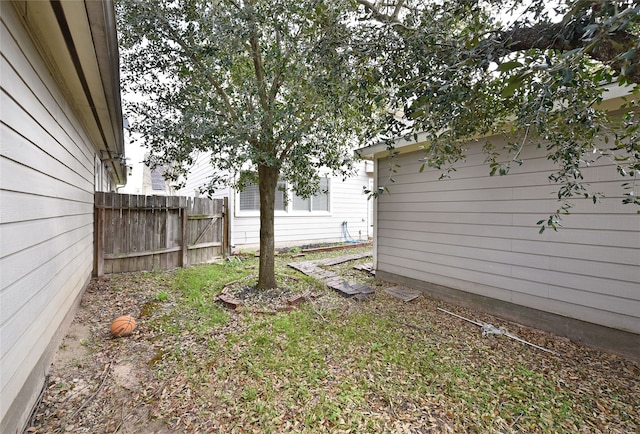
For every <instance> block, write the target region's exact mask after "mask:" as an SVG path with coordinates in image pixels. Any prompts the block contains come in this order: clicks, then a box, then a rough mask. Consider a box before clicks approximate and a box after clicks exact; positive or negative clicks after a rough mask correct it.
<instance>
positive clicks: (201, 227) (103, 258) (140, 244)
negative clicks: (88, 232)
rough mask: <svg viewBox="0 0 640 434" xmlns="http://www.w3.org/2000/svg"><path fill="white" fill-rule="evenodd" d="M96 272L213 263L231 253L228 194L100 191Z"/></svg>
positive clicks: (96, 222) (96, 220) (104, 272)
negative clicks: (218, 196)
mask: <svg viewBox="0 0 640 434" xmlns="http://www.w3.org/2000/svg"><path fill="white" fill-rule="evenodd" d="M94 203H95V258H94V274H95V275H96V276H102V275H103V274H108V273H122V272H128V271H143V270H156V269H171V268H176V267H187V266H189V265H195V264H204V263H211V262H214V261H216V260H219V259H221V258H223V257H224V256H226V254H227V252H228V246H229V244H228V240H229V237H228V232H229V225H228V220H227V218H226V212H227V207H228V201H227V198H224V199H207V198H191V197H189V198H188V197H179V196H139V195H125V194H118V193H103V192H97V193H95V202H94Z"/></svg>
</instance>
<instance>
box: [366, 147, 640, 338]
mask: <svg viewBox="0 0 640 434" xmlns="http://www.w3.org/2000/svg"><path fill="white" fill-rule="evenodd" d="M493 142H494V143H495V144H496V148H497V149H499V148H500V147H501V143H500V141H499V139H498V138H494V140H493ZM481 146H482V143H480V142H478V143H475V144H470V145H469V151H468V158H467V160H466V161H464V162H461V163H459V164H457V165H456V168H457V171H456V172H453V173H452V174H451V178H450V179H444V180H438V178H439V176H440V174H441V172H440V171H436V170H431V169H425V170H424V172H422V173H419V168H420V166H421V165H422V163H421V162H419V161H418V159H419V158H422V157H423V154H422V153H421V152H411V153H405V154H401V155H399V156H398V157H396V159H395V160H394V161H393V163H397V164H399V165H400V167H396V170H397V171H398V172H397V173H394V174H393V178H394V179H395V182H394V183H389V181H388V178H389V172H388V170H387V169H386V168H387V167H389V164H388V163H389V161H388V159H387V158H382V159H380V160H378V161H377V166H376V170H377V174H376V179H377V186H384V185H388V187H389V189H390V194H386V193H385V194H383V195H382V196H380V197H379V198H378V200H377V204H376V207H377V211H376V219H377V222H376V235H375V245H376V251H375V260H376V269H377V272H378V274H377V275H378V276H379V277H381V278H384V279H390V280H395V281H403V282H404V283H407V284H413V285H415V286H422V287H424V288H425V289H429V288H430V287H431V288H436V289H437V290H436V291H435V292H436V293H439V294H440V295H443V294H444V295H446V292H447V291H448V289H451V291H450V292H451V293H452V294H453V293H455V294H456V297H457V298H458V299H459V300H462V299H464V298H465V295H464V294H468V295H473V296H476V299H479V298H482V299H483V300H485V301H486V300H498V301H500V302H504V303H508V304H509V305H511V306H522V307H524V308H527V309H534V310H536V311H538V312H539V311H543V312H548V313H551V314H555V315H558V316H562V317H566V318H572V319H576V320H579V321H584V322H588V323H593V324H597V325H600V326H605V327H607V328H612V329H616V330H621V331H624V332H630V333H632V334H640V291H638V288H640V219H639V218H638V215H637V214H636V213H635V209H631V207H630V206H625V205H623V204H622V203H621V198H622V191H621V187H620V184H621V183H622V182H624V180H623V179H622V178H620V177H619V175H618V174H617V173H616V170H615V166H613V165H614V163H612V162H608V164H607V162H605V161H604V160H601V161H600V162H599V163H598V164H596V165H594V166H592V167H590V168H587V169H585V170H584V175H585V178H586V179H585V181H586V182H590V183H591V188H592V189H593V190H595V191H600V192H602V193H604V194H605V195H606V197H605V198H604V199H602V200H601V202H602V203H600V204H598V205H594V204H593V202H592V201H591V200H590V199H579V198H578V199H576V200H574V201H573V202H574V205H575V206H574V208H573V209H572V210H571V212H572V214H571V215H568V216H565V217H564V218H563V222H564V227H563V228H561V229H560V230H559V231H558V232H554V231H553V230H549V229H547V230H546V231H545V232H544V233H542V234H539V233H538V227H537V226H536V222H537V221H538V220H540V219H543V218H545V217H546V216H548V215H550V214H552V213H553V212H554V211H555V210H556V209H557V208H558V202H557V201H556V197H557V196H556V194H554V192H555V191H556V188H557V187H556V186H555V185H553V184H550V183H549V181H548V178H547V176H548V175H549V173H551V170H553V166H552V164H551V163H550V162H549V160H547V158H546V156H545V150H544V149H536V148H535V147H526V148H525V150H524V151H523V155H522V158H523V159H524V160H525V163H524V165H522V166H515V167H512V169H511V173H510V174H509V175H507V176H493V177H491V176H489V168H488V166H487V165H486V164H483V161H484V158H485V156H484V154H483V153H482V152H481ZM612 166H613V167H612ZM467 298H468V297H467ZM472 298H473V297H472ZM505 306H506V305H505ZM503 310H505V309H503ZM506 310H508V309H506ZM531 318H532V321H530V322H531V323H532V324H530V325H534V326H536V327H538V328H542V329H551V330H553V331H556V332H560V333H562V334H565V335H570V336H571V334H572V331H571V330H570V329H571V327H574V326H575V324H574V325H573V326H572V325H566V326H564V327H565V329H564V330H559V329H558V328H554V327H553V326H552V324H547V325H548V327H547V325H545V324H544V323H543V322H544V321H549V322H552V321H553V320H552V319H550V318H547V317H544V318H547V319H544V318H543V316H538V317H537V318H536V315H535V314H534V315H532V316H531ZM512 319H514V320H519V319H522V317H521V316H518V315H515V316H514V317H513V318H512ZM523 322H525V323H526V321H523ZM635 338H638V336H636V337H635ZM636 341H637V342H640V341H639V340H638V339H636ZM591 343H594V342H591ZM595 343H596V344H597V342H595ZM602 344H606V343H605V342H602Z"/></svg>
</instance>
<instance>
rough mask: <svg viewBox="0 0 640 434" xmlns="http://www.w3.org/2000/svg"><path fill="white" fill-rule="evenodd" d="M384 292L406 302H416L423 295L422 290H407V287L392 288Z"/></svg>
mask: <svg viewBox="0 0 640 434" xmlns="http://www.w3.org/2000/svg"><path fill="white" fill-rule="evenodd" d="M384 292H386V293H387V294H389V295H392V296H394V297H395V298H399V299H400V300H402V301H404V302H409V301H411V300H415V299H416V298H418V297H420V294H421V292H420V290H417V289H411V288H407V287H405V286H392V287H391V288H387V289H385V290H384Z"/></svg>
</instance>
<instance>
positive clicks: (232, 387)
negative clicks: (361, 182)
mask: <svg viewBox="0 0 640 434" xmlns="http://www.w3.org/2000/svg"><path fill="white" fill-rule="evenodd" d="M363 251H365V249H349V250H343V251H334V252H326V253H313V254H307V255H306V256H304V257H295V258H294V257H292V255H291V254H288V255H280V256H278V257H277V259H276V270H277V275H278V283H279V289H280V288H281V289H284V290H286V291H287V293H286V294H291V293H305V292H308V291H311V292H312V293H313V295H314V297H312V298H311V299H309V300H307V301H306V302H304V303H302V304H300V305H298V306H296V308H295V309H293V310H291V311H285V312H277V311H276V310H275V309H271V308H269V309H262V308H260V307H255V306H250V305H248V304H247V305H245V306H243V307H241V308H239V309H237V310H235V311H233V310H229V309H227V308H225V307H224V306H223V305H221V304H220V303H219V302H217V301H216V297H217V296H218V295H220V293H221V291H223V289H224V288H225V287H229V288H235V289H246V287H249V286H251V285H254V284H255V275H257V271H258V261H257V258H256V257H255V256H254V255H244V256H242V257H238V258H235V259H233V260H231V261H227V262H225V263H222V264H212V265H207V266H197V267H192V268H189V269H180V270H176V271H173V272H153V273H130V274H127V275H120V276H113V277H112V280H111V281H110V283H109V285H110V286H111V288H110V290H111V291H112V295H111V297H112V299H113V300H118V303H122V306H125V305H126V306H138V309H139V312H140V315H139V327H138V330H137V331H136V333H135V334H134V335H132V336H131V337H130V338H128V339H126V340H111V339H109V340H105V339H102V338H94V339H93V340H92V345H90V350H91V351H95V354H97V355H100V357H102V363H97V364H96V367H95V369H96V373H93V374H92V375H93V377H99V376H100V375H101V373H102V372H103V370H104V369H105V368H104V366H105V365H107V366H109V363H117V362H118V361H119V360H121V358H122V357H123V355H126V357H125V359H126V361H127V363H129V364H130V365H131V366H132V368H131V369H132V372H144V373H145V375H146V376H147V377H146V378H147V379H146V380H145V382H144V384H143V385H142V386H140V389H139V390H136V391H135V393H133V392H132V393H131V394H130V396H129V397H128V398H126V402H127V408H129V407H131V408H136V412H135V414H143V413H144V414H149V415H150V417H151V422H153V423H155V424H157V423H162V424H164V425H166V426H167V427H168V428H169V429H172V430H177V431H180V432H260V433H287V432H290V433H318V432H354V433H355V432H370V433H378V432H390V433H392V432H478V433H485V432H500V433H503V432H504V433H510V432H513V433H515V432H581V431H582V432H637V431H638V430H639V429H640V427H639V425H638V421H639V420H640V414H639V412H638V408H640V367H639V366H638V364H637V363H635V362H632V361H629V360H625V359H622V358H619V357H616V356H613V355H610V354H605V353H601V352H598V351H595V350H592V349H588V348H584V347H581V346H579V345H576V344H573V343H571V342H569V341H567V340H564V339H560V338H557V337H555V336H554V335H551V334H547V333H543V332H539V331H535V330H531V329H528V328H525V327H521V326H518V325H516V324H512V323H506V322H504V321H500V320H499V319H498V318H495V317H490V316H488V315H484V314H482V313H480V312H477V311H472V310H468V309H464V308H461V307H459V306H453V305H447V304H444V303H442V302H439V301H436V300H433V299H430V298H428V297H425V296H422V297H420V298H418V299H417V300H414V301H412V302H410V303H404V302H401V301H399V300H397V299H395V298H393V297H391V296H389V295H387V294H386V293H385V292H384V289H385V287H387V286H389V284H387V283H384V282H380V281H376V280H375V279H374V278H373V277H372V276H370V275H368V274H366V273H364V272H361V271H356V270H354V269H353V266H354V265H356V264H360V263H365V262H368V261H370V259H361V260H357V261H351V262H347V263H343V264H339V265H336V266H332V267H331V271H333V272H336V273H338V274H339V275H340V276H342V277H343V278H345V279H347V280H352V281H357V282H359V283H362V284H366V285H369V286H371V287H372V288H374V289H375V290H376V293H375V295H374V296H373V297H372V298H370V299H368V300H366V301H363V302H356V301H354V300H352V299H347V298H343V297H341V296H340V295H338V294H336V293H335V292H333V291H332V290H329V289H327V288H326V287H325V286H324V284H323V283H322V282H318V281H316V280H315V279H312V278H310V277H307V276H303V275H302V274H300V273H298V272H297V271H295V270H293V269H292V268H290V267H287V265H286V264H287V263H289V262H293V261H307V260H312V259H321V258H325V257H330V256H342V255H347V254H353V253H357V252H363ZM230 282H235V283H234V284H232V285H229V284H230ZM144 288H146V290H145V289H144ZM98 294H99V293H98V292H94V293H93V294H92V295H94V296H96V295H98ZM284 303H285V304H286V301H285V302H284ZM438 307H442V308H445V309H447V310H450V311H454V312H456V313H457V314H460V315H463V316H465V317H467V318H470V319H474V320H479V321H484V322H489V323H492V324H494V325H495V326H497V327H504V328H507V329H508V330H509V331H510V332H512V333H513V334H515V335H517V336H519V337H521V338H522V339H525V340H527V341H530V342H532V343H535V344H536V345H540V346H543V347H545V348H549V349H551V350H553V351H556V352H558V353H559V355H552V354H549V353H546V352H542V351H539V350H537V349H535V348H532V347H529V346H525V345H522V344H521V343H518V342H516V341H514V340H511V339H508V338H507V337H505V336H490V337H483V336H482V335H481V333H480V330H479V328H478V327H476V326H475V325H473V324H470V323H468V322H465V321H462V320H460V319H458V318H455V317H452V316H450V315H447V314H445V313H443V312H441V311H439V310H437V308H438ZM89 308H90V306H87V307H86V309H89ZM120 309H122V308H120ZM129 309H132V308H129ZM99 313H100V312H99ZM101 314H104V315H105V317H110V316H111V314H109V313H106V312H105V313H101ZM97 315H98V313H92V314H91V315H89V314H88V316H89V317H95V316H97ZM93 342H95V344H94V343H93ZM100 345H102V346H104V348H100ZM110 354H114V356H113V357H116V356H115V355H117V358H116V359H110V357H111V356H110ZM110 360H115V362H109V361H110ZM136 366H137V368H136ZM136 369H137V371H136ZM60 375H61V374H60ZM69 375H74V377H73V378H76V377H77V376H79V373H78V372H75V373H72V374H69ZM59 384H62V383H59ZM65 384H66V383H65ZM59 387H62V386H59ZM112 387H114V386H112ZM106 389H107V388H105V390H106ZM52 390H53V389H52ZM127 393H128V392H127ZM52 396H53V398H56V397H58V398H59V399H60V400H62V399H64V402H65V403H66V402H67V398H64V397H62V396H61V395H59V394H54V395H52ZM108 396H110V395H108ZM80 398H81V397H80ZM116 398H118V397H117V396H114V398H113V400H114V401H117V402H124V401H122V399H124V398H122V397H120V398H118V400H116ZM82 399H84V398H82ZM100 399H108V398H106V397H104V398H100ZM69 402H71V401H69ZM80 404H82V402H79V403H77V404H76V403H73V406H71V407H70V409H69V410H68V412H69V413H74V412H75V408H77V406H78V405H80ZM97 404H98V401H97V398H96V410H94V411H95V412H96V413H99V411H98V408H99V409H102V410H101V411H102V412H104V413H105V414H107V416H104V417H105V419H102V420H99V421H98V420H96V421H93V423H94V426H105V427H109V430H107V429H106V428H105V432H114V431H117V428H118V427H119V426H120V424H121V423H124V422H123V421H125V419H126V420H129V423H130V424H131V423H133V422H131V421H130V420H131V419H127V417H126V411H125V410H126V409H125V408H121V407H122V406H121V405H120V404H117V405H115V406H111V407H113V408H115V409H116V410H114V411H111V412H109V411H108V409H109V408H111V407H110V406H107V405H101V406H98V405H97ZM123 414H124V415H125V416H123ZM106 418H110V419H106ZM147 422H149V421H147ZM78 423H80V422H78ZM136 423H138V422H136ZM143 425H144V423H143V421H140V422H139V424H137V425H135V424H134V425H130V426H129V429H130V431H131V432H133V431H135V432H147V431H144V430H143V431H140V429H141V428H139V427H141V426H143ZM59 427H60V425H55V424H52V425H50V427H49V428H43V429H42V431H38V432H53V431H54V430H55V429H58V428H59ZM47 430H48V431H47Z"/></svg>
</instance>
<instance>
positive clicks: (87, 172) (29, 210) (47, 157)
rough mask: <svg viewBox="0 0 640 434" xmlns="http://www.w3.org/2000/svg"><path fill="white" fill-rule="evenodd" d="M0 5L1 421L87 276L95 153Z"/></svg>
mask: <svg viewBox="0 0 640 434" xmlns="http://www.w3.org/2000/svg"><path fill="white" fill-rule="evenodd" d="M0 11H1V15H0V16H1V19H0V41H1V47H2V50H1V52H2V57H1V58H0V60H1V62H2V64H1V65H0V69H1V70H2V75H1V79H0V80H1V81H0V82H1V87H2V89H1V92H2V95H1V98H2V104H0V113H1V117H0V119H1V123H0V144H1V145H0V176H1V184H0V240H1V250H0V269H1V270H2V273H1V275H0V342H1V343H2V345H1V349H0V395H1V402H0V411H1V414H0V420H2V423H3V426H5V425H6V426H10V425H11V423H10V422H7V421H8V419H10V418H11V419H12V420H13V422H14V423H15V422H16V421H19V420H21V418H23V417H25V416H24V415H23V413H24V412H27V413H28V411H29V410H30V406H29V405H28V404H29V397H33V399H35V397H37V395H38V393H39V391H40V390H39V388H40V387H41V386H42V384H43V382H44V376H45V373H46V370H47V369H48V367H49V364H50V359H49V358H48V357H49V356H50V355H51V354H49V355H48V356H47V352H49V353H50V352H51V351H52V350H53V349H55V346H57V342H56V336H57V334H59V333H60V327H61V325H62V323H63V320H64V319H65V316H67V315H68V313H69V312H71V311H73V308H74V302H76V301H77V299H78V297H79V295H80V294H81V292H82V291H83V289H84V287H85V285H86V284H87V282H88V280H89V278H90V276H91V271H92V264H93V190H94V181H95V179H94V164H95V152H94V150H93V147H91V146H89V145H88V144H87V143H89V141H88V139H87V137H86V136H85V135H84V133H83V130H82V128H81V126H80V125H79V124H78V122H77V120H76V118H75V117H74V115H73V113H72V112H71V110H70V108H69V106H68V105H67V104H66V103H65V100H64V98H63V96H62V93H61V92H60V90H59V89H58V87H57V85H56V84H55V82H54V80H53V79H52V77H51V75H50V74H49V73H48V69H47V67H46V65H45V64H44V62H43V61H42V59H41V57H40V55H39V54H38V52H37V50H36V48H35V47H34V45H33V44H32V42H31V39H30V38H29V36H28V35H27V34H26V32H25V31H24V28H23V27H22V25H21V24H20V21H19V19H18V17H17V16H16V14H15V11H14V9H13V7H12V6H11V4H9V3H7V2H0ZM52 342H53V344H54V348H53V349H52V345H51V344H52ZM29 388H31V389H32V390H28V389H29ZM20 397H22V398H20ZM17 398H18V399H17ZM31 404H32V402H31ZM0 431H2V429H0Z"/></svg>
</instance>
